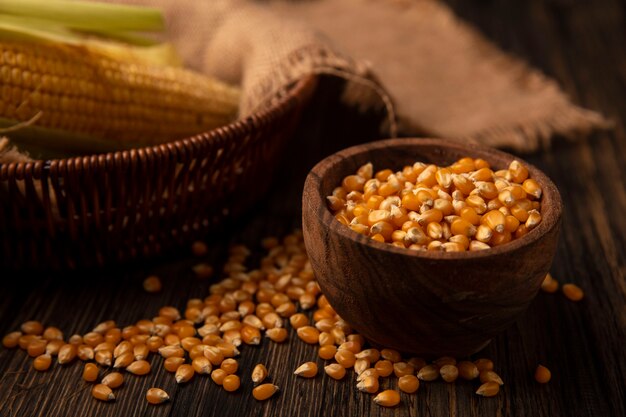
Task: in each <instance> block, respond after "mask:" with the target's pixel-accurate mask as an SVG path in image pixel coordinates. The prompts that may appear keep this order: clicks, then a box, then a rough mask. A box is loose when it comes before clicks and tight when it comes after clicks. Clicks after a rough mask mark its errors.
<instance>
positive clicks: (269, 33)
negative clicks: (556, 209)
mask: <svg viewBox="0 0 626 417" xmlns="http://www.w3.org/2000/svg"><path fill="white" fill-rule="evenodd" d="M106 1H110V2H115V3H127V4H143V5H150V6H156V7H159V8H161V9H162V10H163V12H164V14H165V17H166V21H167V38H168V39H169V40H170V41H171V42H173V43H174V44H175V46H176V48H177V50H178V51H179V52H180V54H181V55H182V57H183V60H184V63H185V65H186V66H188V67H190V68H192V69H195V70H197V71H201V72H204V73H207V74H210V75H213V76H217V77H218V78H221V79H223V80H225V81H228V82H231V83H235V84H240V85H241V86H242V91H243V95H242V103H241V112H240V114H241V116H242V117H243V116H246V115H247V114H250V113H251V112H254V111H255V110H257V109H259V108H260V107H263V106H265V105H267V104H268V102H269V101H270V100H271V99H272V97H273V96H275V93H276V92H277V91H278V90H280V89H281V88H284V87H285V86H286V85H288V84H290V83H291V82H293V81H295V80H297V79H298V78H300V77H303V76H305V75H308V74H311V73H317V74H330V75H333V76H339V77H342V78H345V79H347V80H348V82H347V83H346V88H345V92H344V96H343V97H344V98H345V101H346V103H347V104H348V105H354V106H359V107H360V108H362V109H367V108H369V107H371V106H384V107H385V108H386V109H387V113H388V116H389V117H388V123H386V124H385V126H384V128H385V129H388V132H389V133H388V134H389V136H395V135H396V133H397V125H396V121H397V120H400V121H401V129H402V133H403V134H415V133H419V134H424V135H431V136H441V137H448V138H453V139H459V140H468V139H470V138H471V139H475V140H478V141H481V142H483V143H485V144H489V145H493V146H500V147H508V148H512V149H515V150H517V151H521V152H528V151H533V150H536V149H538V148H539V147H540V146H541V145H542V144H547V143H549V140H550V138H551V137H552V136H553V135H554V134H558V135H561V136H564V137H568V138H574V137H576V136H577V135H580V134H583V133H586V132H588V131H589V130H591V129H594V128H602V127H607V126H608V123H607V121H606V120H605V119H604V118H603V117H602V116H601V115H599V114H598V113H595V112H593V111H589V110H585V109H582V108H580V107H577V106H575V105H573V104H572V103H571V102H570V101H569V100H568V99H567V97H566V96H565V95H564V94H563V92H562V91H561V90H560V89H559V88H558V86H557V85H556V83H555V82H554V81H552V80H550V79H548V78H546V77H544V76H543V75H542V74H540V73H539V72H538V71H536V70H533V69H531V68H529V67H528V66H527V65H525V64H524V63H523V62H522V61H520V60H518V59H515V58H513V57H511V56H508V55H506V54H504V53H503V52H502V51H500V50H498V49H497V48H496V47H495V46H493V45H492V44H491V43H489V42H488V41H487V40H486V39H485V38H484V37H482V36H481V35H480V34H479V33H478V32H477V31H475V30H474V29H473V28H471V27H470V26H468V25H467V24H465V23H463V22H461V21H460V20H459V19H457V18H456V17H455V16H454V15H453V14H452V12H451V11H450V10H449V9H448V8H447V6H445V5H443V4H441V3H439V2H438V1H435V0H310V1H291V2H289V1H281V0H274V1H269V2H252V1H249V0H106ZM325 34H326V35H325ZM1 155H2V154H1V153H0V158H1ZM4 155H5V156H6V155H7V154H6V153H5V154H4ZM0 162H2V160H0Z"/></svg>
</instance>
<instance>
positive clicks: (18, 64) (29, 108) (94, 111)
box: [0, 42, 238, 149]
mask: <svg viewBox="0 0 626 417" xmlns="http://www.w3.org/2000/svg"><path fill="white" fill-rule="evenodd" d="M0 90H1V94H0V117H2V118H4V119H8V120H10V121H16V122H23V121H28V120H30V119H32V118H33V117H34V116H36V115H37V114H38V113H40V117H39V118H38V120H37V121H36V122H35V124H36V126H39V127H44V128H50V129H55V130H61V131H67V132H73V133H75V134H78V135H77V136H76V137H74V136H72V135H69V136H67V141H68V142H76V141H77V140H78V141H82V138H80V137H81V136H83V137H85V138H93V139H96V140H98V139H106V140H107V141H108V142H110V145H111V148H112V149H119V148H129V147H134V146H140V145H149V144H156V143H162V142H166V141H169V140H173V139H179V138H183V137H186V136H189V135H193V134H196V133H199V132H202V131H206V130H209V129H212V128H215V127H217V126H219V125H223V124H225V123H227V122H229V121H231V120H232V119H233V118H234V117H235V116H236V112H237V102H238V90H237V89H236V88H233V87H230V86H227V85H225V84H223V83H221V82H219V81H216V80H213V79H211V78H208V77H204V76H201V75H198V74H195V73H193V72H191V71H187V70H184V69H180V68H174V67H158V66H149V65H138V64H135V63H131V62H126V61H124V60H117V59H113V58H111V57H109V56H106V55H104V54H102V53H100V52H98V51H93V50H91V49H90V48H87V47H84V46H77V45H67V44H36V43H29V42H0ZM76 138H78V139H76ZM42 140H45V138H39V142H41V141H42ZM101 142H102V141H101ZM40 144H41V143H40ZM45 145H46V146H48V145H50V146H53V145H55V144H48V143H46V144H45ZM101 145H104V142H102V143H99V144H98V146H101ZM62 146H63V148H66V149H67V148H75V147H76V146H77V147H78V148H84V144H80V143H64V144H63V145H62Z"/></svg>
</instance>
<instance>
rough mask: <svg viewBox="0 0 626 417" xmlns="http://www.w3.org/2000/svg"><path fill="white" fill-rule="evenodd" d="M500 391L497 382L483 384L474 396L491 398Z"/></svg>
mask: <svg viewBox="0 0 626 417" xmlns="http://www.w3.org/2000/svg"><path fill="white" fill-rule="evenodd" d="M499 391H500V385H499V384H498V383H497V382H492V381H489V382H485V383H484V384H482V385H481V386H480V387H478V389H477V390H476V394H478V395H482V396H483V397H493V396H495V395H497V394H498V392H499Z"/></svg>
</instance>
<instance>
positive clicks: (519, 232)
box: [515, 224, 528, 239]
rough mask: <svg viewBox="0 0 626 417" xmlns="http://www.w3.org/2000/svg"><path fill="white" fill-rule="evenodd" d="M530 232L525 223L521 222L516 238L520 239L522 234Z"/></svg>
mask: <svg viewBox="0 0 626 417" xmlns="http://www.w3.org/2000/svg"><path fill="white" fill-rule="evenodd" d="M526 234H528V228H527V227H526V225H525V224H520V225H519V227H518V228H517V230H516V231H515V239H519V238H521V237H522V236H525V235H526Z"/></svg>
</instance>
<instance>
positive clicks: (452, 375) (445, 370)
mask: <svg viewBox="0 0 626 417" xmlns="http://www.w3.org/2000/svg"><path fill="white" fill-rule="evenodd" d="M439 374H440V375H441V379H443V380H444V381H446V382H454V381H456V379H457V377H458V376H459V370H458V368H457V367H456V366H454V365H450V364H447V365H443V366H442V367H441V368H440V369H439Z"/></svg>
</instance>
